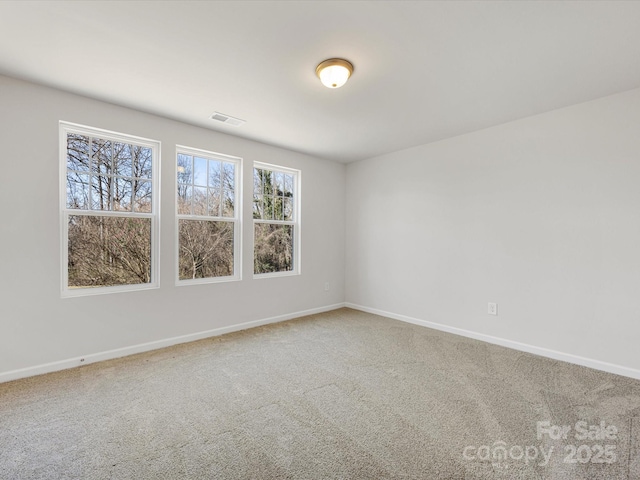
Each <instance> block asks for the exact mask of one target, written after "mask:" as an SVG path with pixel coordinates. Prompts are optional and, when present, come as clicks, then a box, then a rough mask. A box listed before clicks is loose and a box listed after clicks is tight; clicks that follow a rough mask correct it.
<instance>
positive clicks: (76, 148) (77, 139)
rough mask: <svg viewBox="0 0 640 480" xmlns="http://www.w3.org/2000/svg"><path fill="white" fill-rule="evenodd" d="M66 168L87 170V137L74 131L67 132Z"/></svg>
mask: <svg viewBox="0 0 640 480" xmlns="http://www.w3.org/2000/svg"><path fill="white" fill-rule="evenodd" d="M67 168H68V169H69V170H76V171H81V172H88V171H89V137H85V136H84V135H78V134H75V133H69V134H67Z"/></svg>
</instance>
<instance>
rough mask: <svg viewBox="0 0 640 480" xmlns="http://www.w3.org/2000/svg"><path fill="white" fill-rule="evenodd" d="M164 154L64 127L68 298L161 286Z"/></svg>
mask: <svg viewBox="0 0 640 480" xmlns="http://www.w3.org/2000/svg"><path fill="white" fill-rule="evenodd" d="M159 151H160V143H159V142H155V141H152V140H145V139H142V138H137V137H132V136H129V135H123V134H119V133H114V132H107V131H104V130H98V129H95V128H90V127H83V126H80V125H74V124H70V123H65V122H60V158H61V162H60V163H61V169H60V171H61V175H60V177H61V189H60V192H61V195H60V196H61V202H60V203H61V212H62V215H61V220H62V228H61V231H62V268H61V270H62V294H63V296H76V295H87V294H95V293H108V292H116V291H125V290H137V289H142V288H154V287H157V286H158V269H157V258H158V252H157V247H158V242H157V238H158V201H157V194H156V192H157V190H158V189H157V181H158V179H157V177H158V175H157V164H158V154H159Z"/></svg>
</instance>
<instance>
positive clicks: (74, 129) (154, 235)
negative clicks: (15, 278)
mask: <svg viewBox="0 0 640 480" xmlns="http://www.w3.org/2000/svg"><path fill="white" fill-rule="evenodd" d="M69 133H76V134H79V135H86V136H89V137H99V138H105V139H107V140H111V141H116V142H121V143H130V144H135V145H137V146H142V147H148V148H150V149H151V172H152V173H151V212H150V213H141V212H122V211H111V210H109V211H105V210H80V209H71V208H67V135H68V134H69ZM160 153H161V142H160V141H159V140H152V139H148V138H143V137H138V136H135V135H129V134H125V133H120V132H114V131H111V130H105V129H101V128H96V127H90V126H87V125H80V124H77V123H72V122H66V121H63V120H60V122H59V159H58V160H59V168H60V179H59V190H60V192H59V195H60V198H59V200H60V246H61V252H60V253H61V255H60V295H61V297H62V298H73V297H84V296H89V295H103V294H110V293H119V292H132V291H139V290H151V289H156V288H159V287H160V261H159V258H160V198H161V196H160V180H159V179H160ZM70 215H83V216H105V217H127V218H149V219H150V220H151V239H150V241H151V246H150V253H151V259H150V260H151V262H150V268H151V281H150V282H149V283H138V284H132V285H110V286H102V287H84V288H69V269H68V266H69V231H68V226H69V216H70Z"/></svg>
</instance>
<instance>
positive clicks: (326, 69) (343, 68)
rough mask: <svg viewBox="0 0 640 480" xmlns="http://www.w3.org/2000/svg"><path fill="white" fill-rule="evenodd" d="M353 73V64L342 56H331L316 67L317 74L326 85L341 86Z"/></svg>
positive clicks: (330, 86)
mask: <svg viewBox="0 0 640 480" xmlns="http://www.w3.org/2000/svg"><path fill="white" fill-rule="evenodd" d="M352 73H353V65H351V63H350V62H347V61H346V60H343V59H341V58H330V59H329V60H325V61H324V62H322V63H321V64H320V65H318V66H317V67H316V75H318V78H319V79H320V81H321V82H322V84H323V85H324V86H325V87H328V88H340V87H341V86H343V85H344V84H345V83H347V80H349V77H350V76H351V74H352Z"/></svg>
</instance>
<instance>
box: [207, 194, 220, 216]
mask: <svg viewBox="0 0 640 480" xmlns="http://www.w3.org/2000/svg"><path fill="white" fill-rule="evenodd" d="M209 216H211V217H219V216H220V190H217V189H215V190H214V189H213V188H210V189H209Z"/></svg>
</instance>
